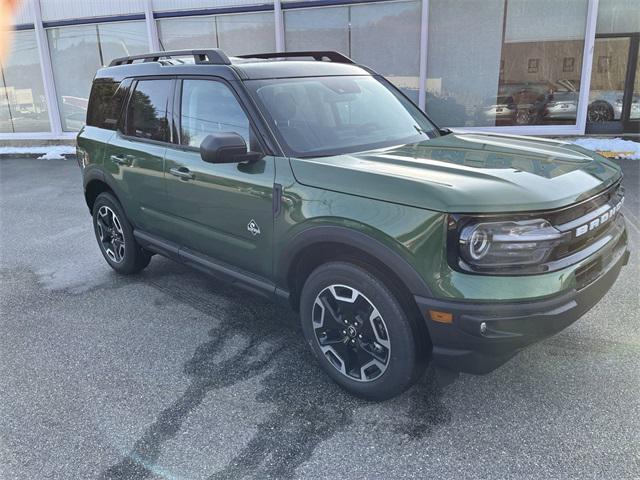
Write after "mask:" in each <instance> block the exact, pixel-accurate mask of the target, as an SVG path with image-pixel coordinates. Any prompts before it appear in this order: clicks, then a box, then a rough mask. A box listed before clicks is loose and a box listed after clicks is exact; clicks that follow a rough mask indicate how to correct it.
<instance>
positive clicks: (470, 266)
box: [449, 219, 566, 273]
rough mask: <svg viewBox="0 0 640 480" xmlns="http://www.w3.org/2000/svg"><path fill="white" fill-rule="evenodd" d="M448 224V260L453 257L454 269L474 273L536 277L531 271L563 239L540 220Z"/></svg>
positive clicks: (557, 231) (478, 221) (563, 236)
mask: <svg viewBox="0 0 640 480" xmlns="http://www.w3.org/2000/svg"><path fill="white" fill-rule="evenodd" d="M452 222H453V223H452ZM452 222H450V234H451V233H453V238H451V237H450V241H449V243H450V245H449V249H450V250H456V252H451V251H450V252H449V256H450V259H451V260H454V261H455V260H456V258H451V254H452V253H456V255H454V257H457V262H456V263H457V266H458V267H460V268H462V269H463V270H467V271H475V272H478V273H480V272H487V273H489V272H491V273H493V272H498V273H508V272H509V271H516V272H520V273H522V271H523V270H529V271H531V273H533V272H536V273H539V271H536V268H531V267H535V266H539V265H541V264H542V263H544V262H545V260H547V258H548V257H549V255H550V254H551V252H552V251H553V249H554V248H555V247H556V246H557V245H559V244H560V243H561V242H562V241H563V239H564V238H565V236H566V234H565V233H562V232H560V231H559V230H557V229H556V228H554V227H553V226H552V225H551V224H550V223H549V221H548V220H544V219H532V220H529V219H527V220H512V221H481V220H473V219H471V220H467V221H463V222H460V223H458V222H455V221H454V220H452ZM452 240H453V241H452ZM454 242H455V245H454V244H453V243H454Z"/></svg>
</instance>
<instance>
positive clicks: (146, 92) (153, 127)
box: [127, 80, 172, 141]
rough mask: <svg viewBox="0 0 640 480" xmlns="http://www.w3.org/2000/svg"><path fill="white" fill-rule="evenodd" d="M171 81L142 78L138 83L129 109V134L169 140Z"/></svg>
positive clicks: (150, 138) (148, 138)
mask: <svg viewBox="0 0 640 480" xmlns="http://www.w3.org/2000/svg"><path fill="white" fill-rule="evenodd" d="M171 82H172V81H171V80H141V81H139V82H138V83H137V84H136V86H135V89H134V91H133V93H132V95H131V99H130V100H129V107H128V109H127V135H131V136H133V137H138V138H144V139H147V140H159V141H169V121H168V118H167V107H168V105H169V96H170V94H171Z"/></svg>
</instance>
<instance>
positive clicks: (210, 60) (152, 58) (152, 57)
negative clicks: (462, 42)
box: [109, 48, 231, 67]
mask: <svg viewBox="0 0 640 480" xmlns="http://www.w3.org/2000/svg"><path fill="white" fill-rule="evenodd" d="M171 57H193V59H194V60H195V62H196V64H198V65H230V64H231V60H229V57H227V55H226V54H225V53H224V52H223V51H222V50H220V49H219V48H208V49H201V50H171V51H168V52H152V53H145V54H142V55H131V56H129V57H120V58H116V59H115V60H112V61H111V63H110V64H109V66H110V67H115V66H118V65H128V64H131V63H133V62H134V61H136V60H142V61H143V62H157V61H158V60H160V59H161V58H171Z"/></svg>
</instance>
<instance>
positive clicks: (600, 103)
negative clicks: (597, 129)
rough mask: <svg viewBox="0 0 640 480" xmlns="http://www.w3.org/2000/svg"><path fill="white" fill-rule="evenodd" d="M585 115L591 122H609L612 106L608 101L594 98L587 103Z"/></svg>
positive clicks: (611, 116) (611, 118)
mask: <svg viewBox="0 0 640 480" xmlns="http://www.w3.org/2000/svg"><path fill="white" fill-rule="evenodd" d="M587 117H588V119H589V122H591V123H600V122H610V121H612V120H613V107H612V106H611V105H610V104H609V102H605V101H604V100H596V101H595V102H593V103H592V104H591V105H589V108H588V110H587Z"/></svg>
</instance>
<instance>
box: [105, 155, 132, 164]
mask: <svg viewBox="0 0 640 480" xmlns="http://www.w3.org/2000/svg"><path fill="white" fill-rule="evenodd" d="M109 158H110V159H111V161H112V162H113V163H115V164H117V165H131V162H130V161H129V160H127V159H126V158H125V157H124V156H122V155H111V156H110V157H109Z"/></svg>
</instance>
